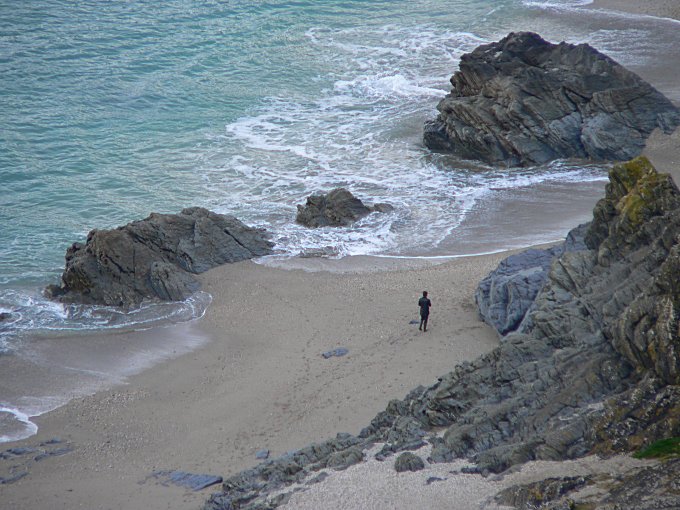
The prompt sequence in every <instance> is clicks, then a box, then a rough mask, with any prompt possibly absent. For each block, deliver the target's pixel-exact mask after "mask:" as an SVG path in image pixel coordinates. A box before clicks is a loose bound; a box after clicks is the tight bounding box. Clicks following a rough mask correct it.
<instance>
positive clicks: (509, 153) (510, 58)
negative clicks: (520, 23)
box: [424, 32, 680, 166]
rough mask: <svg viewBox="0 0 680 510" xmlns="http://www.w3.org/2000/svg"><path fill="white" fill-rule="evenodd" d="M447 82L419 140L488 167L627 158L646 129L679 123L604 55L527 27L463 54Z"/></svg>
mask: <svg viewBox="0 0 680 510" xmlns="http://www.w3.org/2000/svg"><path fill="white" fill-rule="evenodd" d="M451 84H452V86H453V89H452V91H451V93H449V94H448V95H447V96H446V97H445V98H444V99H442V100H441V102H440V103H439V105H438V106H437V109H438V110H439V115H438V116H437V118H436V119H434V120H432V121H430V122H428V123H427V124H426V126H425V134H424V142H425V145H426V146H427V147H429V148H430V149H433V150H436V151H443V152H451V153H453V154H456V155H457V156H459V157H461V158H465V159H478V160H482V161H484V162H487V163H490V164H497V165H505V166H524V165H535V164H542V163H545V162H547V161H551V160H554V159H559V158H585V159H591V160H595V161H625V160H628V159H631V158H633V157H635V156H638V155H639V154H640V153H641V151H642V149H643V147H644V145H645V141H646V140H647V138H648V136H649V135H650V133H651V132H652V131H654V129H656V128H660V129H662V130H663V131H664V132H666V133H669V132H672V131H673V129H674V128H675V127H676V126H678V125H680V112H679V111H678V109H677V108H676V107H675V106H674V105H673V104H672V103H671V102H670V101H669V100H668V99H667V98H666V97H664V96H663V95H662V94H661V93H659V92H658V91H657V90H656V89H655V88H654V87H652V86H651V85H650V84H649V83H647V82H645V81H643V80H642V79H641V78H640V77H639V76H637V75H636V74H635V73H633V72H631V71H629V70H627V69H625V68H624V67H623V66H621V65H619V64H618V63H616V62H615V61H614V60H612V59H611V58H609V57H607V56H606V55H603V54H602V53H600V52H598V51H597V50H595V49H594V48H592V47H591V46H589V45H587V44H579V45H572V44H568V43H565V42H562V43H560V44H552V43H549V42H547V41H545V40H543V39H542V38H541V37H540V36H539V35H537V34H535V33H531V32H518V33H511V34H509V35H508V36H507V37H505V38H503V39H502V40H500V41H498V42H494V43H491V44H486V45H483V46H479V47H478V48H476V49H475V50H474V51H472V52H471V53H468V54H466V55H463V56H462V57H461V60H460V68H459V70H458V71H456V73H455V74H454V75H453V77H452V78H451ZM622 141H625V143H622Z"/></svg>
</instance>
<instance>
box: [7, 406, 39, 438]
mask: <svg viewBox="0 0 680 510" xmlns="http://www.w3.org/2000/svg"><path fill="white" fill-rule="evenodd" d="M3 414H4V415H5V416H3ZM30 418H31V416H29V415H27V414H25V413H22V412H21V411H19V410H17V409H13V408H11V407H4V406H1V405H0V423H2V424H3V425H4V427H3V429H5V430H9V431H10V432H6V433H2V432H0V443H7V442H10V441H19V440H20V439H24V438H26V437H30V436H32V435H33V434H35V433H36V432H37V431H38V426H37V425H36V424H35V423H33V422H32V421H31V420H30Z"/></svg>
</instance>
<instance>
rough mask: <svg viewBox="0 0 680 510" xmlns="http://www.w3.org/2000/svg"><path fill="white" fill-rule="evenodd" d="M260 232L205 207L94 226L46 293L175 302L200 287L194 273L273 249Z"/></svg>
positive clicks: (124, 302)
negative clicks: (120, 224)
mask: <svg viewBox="0 0 680 510" xmlns="http://www.w3.org/2000/svg"><path fill="white" fill-rule="evenodd" d="M271 248H272V243H271V242H269V240H268V235H267V234H266V233H265V232H264V231H263V230H261V229H254V228H250V227H248V226H246V225H244V224H243V223H241V222H240V221H239V220H237V219H236V218H234V217H232V216H225V215H222V214H216V213H213V212H210V211H208V210H206V209H202V208H200V207H193V208H189V209H184V210H183V211H182V212H181V213H179V214H156V213H153V214H151V215H150V216H149V217H148V218H146V219H144V220H140V221H134V222H132V223H129V224H127V225H125V226H123V227H119V228H117V229H114V230H93V231H91V232H90V233H89V235H88V236H87V241H86V243H85V244H81V243H74V244H73V245H72V246H71V247H70V248H69V249H68V250H67V252H66V268H65V269H64V273H63V274H62V276H61V284H60V285H59V286H56V285H51V286H49V287H48V288H47V289H46V291H45V292H46V295H48V296H49V297H52V298H54V299H57V300H59V301H64V302H80V303H86V304H93V303H96V304H105V305H113V306H122V307H130V306H135V305H138V304H139V303H141V302H142V301H143V300H148V299H152V300H166V301H176V300H182V299H185V298H186V297H188V296H189V295H190V294H191V293H193V292H195V291H196V290H197V289H198V287H199V284H198V281H197V280H196V279H195V278H194V276H193V275H194V274H197V273H202V272H204V271H207V270H208V269H210V268H213V267H216V266H218V265H220V264H224V263H227V262H237V261H240V260H245V259H249V258H252V257H257V256H262V255H267V254H269V253H271Z"/></svg>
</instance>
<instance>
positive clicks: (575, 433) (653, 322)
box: [205, 158, 680, 510]
mask: <svg viewBox="0 0 680 510" xmlns="http://www.w3.org/2000/svg"><path fill="white" fill-rule="evenodd" d="M679 201H680V192H679V191H678V189H677V188H676V187H675V185H674V184H673V182H672V181H671V179H670V177H669V176H665V175H659V174H657V173H656V171H655V170H654V169H653V168H652V166H651V165H650V164H649V162H648V161H647V160H645V159H644V158H639V159H637V160H634V161H632V162H629V163H627V164H623V165H618V166H616V167H614V168H613V169H612V171H611V172H610V184H609V185H608V186H607V192H606V197H605V198H604V199H603V200H602V201H601V202H600V203H599V204H598V205H597V207H596V209H595V214H594V219H593V221H592V223H591V224H589V225H588V226H587V227H584V228H581V229H580V230H577V231H576V232H575V233H574V234H573V236H578V235H579V232H580V235H581V236H582V237H583V238H584V239H585V244H579V243H578V242H574V243H573V245H572V248H573V249H568V250H563V253H561V254H560V255H557V256H556V257H555V258H554V259H553V260H552V262H551V265H550V269H549V270H548V272H547V275H546V278H545V281H544V284H543V285H542V287H541V288H540V290H539V291H538V293H537V295H536V297H535V299H534V300H533V303H531V304H530V305H529V307H528V309H527V311H526V313H525V315H524V318H523V320H521V323H520V325H519V326H518V327H517V329H516V331H514V332H512V333H509V334H507V335H505V336H504V337H503V338H502V341H501V345H500V346H499V347H498V348H497V349H495V350H494V351H492V352H491V353H489V354H487V355H485V356H483V357H481V358H479V359H477V360H475V361H473V362H471V363H470V362H464V363H462V364H460V365H458V366H457V367H456V368H455V370H454V371H452V372H450V373H448V374H446V375H444V376H442V377H441V378H440V379H439V381H438V383H437V384H435V385H434V386H431V387H429V388H423V387H419V388H416V389H414V390H413V391H412V392H411V393H409V395H407V396H406V398H405V399H404V400H394V401H392V402H390V403H389V405H388V406H387V409H386V410H385V411H383V412H381V413H379V414H378V415H377V416H376V417H375V418H374V419H373V420H372V422H371V423H370V425H369V426H368V427H366V428H364V429H363V430H362V431H361V432H360V434H359V435H358V436H357V437H354V436H349V435H343V436H339V437H338V438H337V439H336V440H332V441H330V442H327V443H323V444H322V445H312V446H311V447H308V448H306V449H303V450H300V451H298V452H295V453H292V454H289V455H287V456H285V457H282V458H280V459H274V460H272V461H269V463H266V464H261V465H260V466H258V467H256V468H254V469H253V470H250V471H248V472H245V473H243V474H239V475H236V476H235V477H232V479H230V480H231V481H229V480H228V481H227V482H225V484H224V487H223V492H222V493H220V494H218V495H215V496H213V497H212V498H211V500H210V501H209V502H208V503H207V504H206V507H205V508H206V509H207V510H217V509H220V510H224V509H227V508H229V509H231V508H244V509H245V508H250V509H256V508H274V507H276V506H277V505H278V504H279V503H277V501H280V500H283V499H285V496H284V495H283V493H285V487H286V486H287V485H289V484H291V483H311V482H310V481H309V480H310V477H311V476H312V475H313V474H314V473H315V471H318V470H321V469H324V468H325V467H327V466H328V465H329V464H328V462H329V459H330V458H331V456H333V457H338V456H339V454H338V452H339V451H341V450H348V451H351V452H353V453H352V454H347V455H345V456H342V455H340V457H342V458H345V457H349V458H352V459H358V458H359V455H358V453H356V452H358V451H363V452H364V453H365V452H366V451H368V449H369V447H371V446H373V445H375V444H376V443H380V444H382V445H383V446H382V448H381V449H380V451H379V452H378V453H377V454H376V455H375V458H376V459H379V460H381V459H387V458H389V457H391V456H392V455H394V454H395V453H397V452H402V451H408V450H416V449H419V448H420V447H421V446H423V445H424V444H426V443H429V444H430V445H431V446H432V451H431V455H430V457H429V458H428V462H430V463H436V462H447V461H450V460H452V459H454V458H461V457H464V458H468V459H470V460H472V461H474V462H475V464H476V468H475V470H476V471H478V472H481V473H488V472H500V471H503V470H505V469H507V468H509V467H511V466H513V465H516V464H521V463H524V462H527V461H530V460H562V459H569V458H577V457H580V456H584V455H586V454H590V453H593V452H600V453H605V454H609V453H613V452H623V451H630V450H631V449H633V448H637V447H639V446H641V445H645V444H648V443H650V442H652V441H655V440H657V439H661V438H664V437H671V436H678V435H680V419H679V416H678V413H679V412H680V386H679V385H680V380H679V379H678V373H679V372H678V367H679V364H680V355H679V351H678V349H679V348H680V336H679V332H678V317H679V316H680V315H678V314H679V312H680V309H679V308H678V307H679V306H680V285H679V284H678V281H679V280H678V278H677V275H678V274H680V273H679V272H678V271H677V269H678V265H677V264H678V263H680V207H678V206H679V205H680V202H679ZM572 241H578V240H575V239H572ZM532 260H533V259H532ZM517 269H518V271H522V270H523V269H522V268H521V267H517ZM442 432H443V434H442ZM407 458H408V457H407ZM400 465H401V462H400ZM650 476H652V475H650ZM641 479H642V478H641ZM664 480H665V481H664V482H663V483H659V484H658V486H659V487H665V486H666V485H669V486H671V485H672V484H673V483H675V482H674V481H673V480H674V475H673V474H671V478H670V479H668V478H664ZM666 482H668V483H667V484H666ZM565 483H566V484H565ZM565 483H562V482H560V481H557V482H554V483H553V481H547V482H546V484H544V485H545V487H546V490H549V491H550V492H551V493H552V494H556V495H558V496H560V497H562V496H563V495H564V494H565V493H566V492H568V491H570V490H571V488H572V486H571V485H569V484H571V483H572V482H571V481H567V482H565ZM664 484H665V485H664ZM577 485H578V486H580V485H581V482H580V481H579V482H578V484H576V485H573V488H576V487H577ZM655 487H656V486H647V487H646V488H639V491H638V492H636V494H638V495H639V497H640V498H647V499H649V494H650V493H652V494H653V493H654V491H655V490H656V489H655ZM675 487H677V485H676V486H675ZM275 491H279V493H278V495H276V496H275V497H274V496H269V495H271V494H273V493H274V492H275ZM520 492H521V491H520ZM524 494H525V495H526V491H525V493H524ZM518 497H524V496H522V494H519V496H518ZM546 508H548V507H546ZM552 508H560V507H558V506H555V507H552ZM611 508H619V507H616V506H612V507H611ZM621 508H623V507H621ZM641 508H642V507H641ZM644 508H656V507H653V506H650V507H644ZM659 508H671V507H659Z"/></svg>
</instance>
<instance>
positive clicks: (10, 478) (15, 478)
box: [0, 471, 28, 485]
mask: <svg viewBox="0 0 680 510" xmlns="http://www.w3.org/2000/svg"><path fill="white" fill-rule="evenodd" d="M27 475H28V471H21V472H19V473H16V474H13V475H10V476H6V477H1V476H0V485H9V484H10V483H14V482H16V481H18V480H21V479H22V478H23V477H24V476H27Z"/></svg>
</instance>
